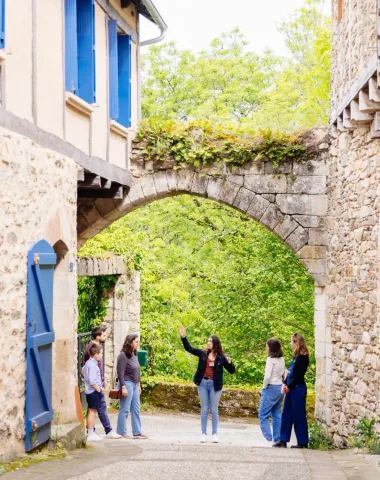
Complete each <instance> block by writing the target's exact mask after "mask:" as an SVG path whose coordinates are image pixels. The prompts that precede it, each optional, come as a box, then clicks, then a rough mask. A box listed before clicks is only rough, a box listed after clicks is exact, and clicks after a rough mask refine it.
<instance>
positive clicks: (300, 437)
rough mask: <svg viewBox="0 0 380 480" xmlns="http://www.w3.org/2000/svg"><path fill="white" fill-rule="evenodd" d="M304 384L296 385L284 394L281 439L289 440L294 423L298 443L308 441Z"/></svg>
mask: <svg viewBox="0 0 380 480" xmlns="http://www.w3.org/2000/svg"><path fill="white" fill-rule="evenodd" d="M306 395H307V388H306V385H296V386H295V387H293V388H292V389H291V390H290V392H289V393H287V394H286V395H285V402H284V409H283V411H282V417H281V441H282V442H289V440H290V436H291V434H292V427H293V425H294V432H295V434H296V437H297V443H298V445H307V444H308V443H309V432H308V428H307V417H306Z"/></svg>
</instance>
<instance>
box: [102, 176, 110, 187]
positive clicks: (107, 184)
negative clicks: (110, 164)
mask: <svg viewBox="0 0 380 480" xmlns="http://www.w3.org/2000/svg"><path fill="white" fill-rule="evenodd" d="M101 184H102V188H111V185H112V182H111V180H107V179H106V178H102V179H101Z"/></svg>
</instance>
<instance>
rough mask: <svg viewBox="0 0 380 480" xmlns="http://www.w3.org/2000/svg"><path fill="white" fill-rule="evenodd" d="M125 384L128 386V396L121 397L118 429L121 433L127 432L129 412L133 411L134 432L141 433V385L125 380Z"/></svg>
mask: <svg viewBox="0 0 380 480" xmlns="http://www.w3.org/2000/svg"><path fill="white" fill-rule="evenodd" d="M125 386H126V387H127V392H128V397H121V399H120V408H119V415H118V416H117V429H116V431H117V433H118V434H119V435H126V434H127V418H128V414H129V412H131V420H132V434H133V435H140V433H141V420H140V392H139V385H138V383H135V382H125Z"/></svg>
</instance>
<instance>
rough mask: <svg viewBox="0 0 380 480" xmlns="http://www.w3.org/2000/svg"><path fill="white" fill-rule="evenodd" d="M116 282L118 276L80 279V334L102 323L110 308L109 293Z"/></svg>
mask: <svg viewBox="0 0 380 480" xmlns="http://www.w3.org/2000/svg"><path fill="white" fill-rule="evenodd" d="M116 281H117V275H104V276H98V277H78V333H85V332H89V331H91V330H92V329H93V328H94V327H97V326H98V325H100V324H101V323H102V320H103V319H104V317H105V316H106V313H107V308H108V298H107V293H108V292H109V290H110V289H112V288H113V287H114V285H115V283H116Z"/></svg>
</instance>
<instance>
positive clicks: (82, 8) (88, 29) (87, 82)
mask: <svg viewBox="0 0 380 480" xmlns="http://www.w3.org/2000/svg"><path fill="white" fill-rule="evenodd" d="M77 32H78V96H79V97H80V98H82V99H83V100H85V101H86V102H88V103H93V102H95V100H96V94H95V4H94V0H77Z"/></svg>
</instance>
